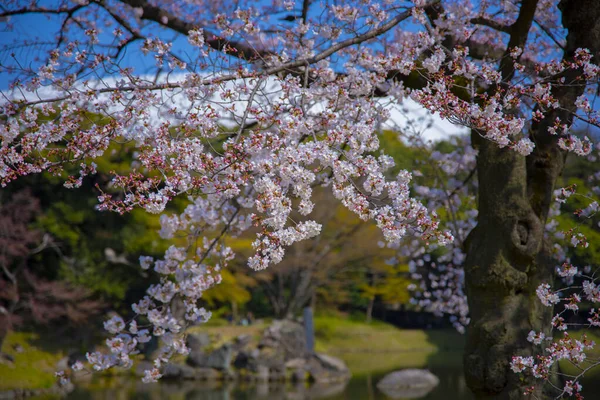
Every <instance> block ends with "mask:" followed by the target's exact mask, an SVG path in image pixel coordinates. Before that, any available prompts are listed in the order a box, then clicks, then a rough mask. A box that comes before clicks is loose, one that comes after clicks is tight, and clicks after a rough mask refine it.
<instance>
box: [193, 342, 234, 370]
mask: <svg viewBox="0 0 600 400" xmlns="http://www.w3.org/2000/svg"><path fill="white" fill-rule="evenodd" d="M232 358H233V349H232V348H231V344H229V343H226V344H224V345H223V346H221V347H219V348H218V349H216V350H213V351H211V352H210V353H204V352H203V351H200V350H196V351H192V352H190V354H189V355H188V358H187V363H188V364H189V365H191V366H192V367H198V368H215V369H219V370H226V369H229V367H230V365H231V361H232Z"/></svg>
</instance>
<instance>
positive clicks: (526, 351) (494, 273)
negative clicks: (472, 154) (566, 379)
mask: <svg viewBox="0 0 600 400" xmlns="http://www.w3.org/2000/svg"><path fill="white" fill-rule="evenodd" d="M525 3H527V2H524V3H523V6H525ZM560 9H561V11H562V12H563V25H564V27H565V28H566V29H568V32H569V33H568V37H567V46H566V49H565V54H564V58H565V59H566V60H570V59H572V57H573V54H574V51H575V50H576V49H577V48H588V49H590V50H591V51H592V54H594V55H596V56H597V55H598V54H600V52H599V48H600V2H598V1H596V0H577V1H576V0H566V1H565V0H563V1H561V4H560ZM523 32H524V31H523V30H522V29H520V30H519V35H520V36H521V38H523V37H524V36H523ZM525 37H526V35H525ZM511 42H512V40H511ZM596 60H597V58H596ZM596 62H598V61H596ZM506 68H508V67H506ZM502 73H503V75H505V76H506V77H507V78H508V77H510V75H511V71H510V70H509V69H504V70H502ZM580 75H581V71H571V72H569V73H567V74H565V81H566V82H567V83H574V82H575V81H576V79H577V78H578V76H580ZM582 93H583V87H582V86H578V85H565V86H563V87H557V88H556V89H554V90H553V95H554V96H555V97H556V98H557V99H558V100H559V102H560V104H561V109H560V110H556V111H554V112H551V113H549V114H548V115H547V117H546V118H545V119H544V120H543V121H542V122H540V123H537V124H534V125H533V126H532V127H531V129H530V131H529V135H530V137H531V138H532V140H534V142H535V143H536V149H535V151H534V152H533V153H532V154H531V155H530V156H528V157H523V156H520V155H518V154H516V153H515V152H513V151H511V150H507V149H499V148H498V147H497V146H496V145H494V144H493V143H491V142H489V141H486V140H482V139H481V138H480V137H478V136H477V135H476V134H474V141H473V142H474V145H475V146H477V147H478V149H479V156H478V159H477V172H478V179H479V193H478V195H479V198H478V201H479V205H478V207H479V217H478V224H477V227H476V228H475V229H474V230H473V232H471V234H470V235H469V238H468V239H467V242H466V244H465V248H466V251H467V259H466V262H465V277H466V291H467V296H468V299H469V307H470V313H471V325H470V326H469V328H468V330H467V348H466V350H465V355H464V364H465V375H466V379H467V384H468V385H469V387H470V388H471V389H472V390H473V392H474V393H475V394H476V396H477V398H480V399H484V398H497V399H519V398H525V396H524V395H523V391H524V389H525V388H526V387H529V386H531V385H532V384H533V382H531V381H528V380H527V379H523V378H522V376H519V375H517V374H514V373H512V372H511V371H510V368H509V364H510V359H511V357H512V356H513V355H517V354H518V355H531V354H532V349H531V345H530V344H529V343H528V342H527V341H526V337H527V333H528V332H529V331H530V330H532V329H533V330H535V331H543V332H546V333H549V332H548V331H549V330H550V327H551V325H550V321H551V317H552V309H551V308H546V307H543V306H542V305H541V303H540V302H539V301H538V299H537V297H536V294H535V290H536V288H537V286H538V285H539V284H540V283H542V282H548V283H551V282H552V277H553V271H552V263H551V262H550V260H549V259H548V257H547V256H546V254H547V251H546V249H547V246H545V245H544V237H543V229H544V226H545V223H546V219H547V216H548V212H549V207H550V205H551V202H552V193H553V191H554V189H555V184H556V180H557V178H558V177H559V176H560V173H561V171H562V169H563V166H564V160H565V153H564V152H563V151H562V150H561V149H560V148H559V147H558V144H557V143H558V139H559V137H557V136H551V135H550V134H549V133H548V126H549V125H550V124H551V123H552V122H553V121H554V120H555V118H556V117H560V118H561V119H562V121H563V122H566V123H570V122H571V120H572V117H570V113H571V112H572V111H574V110H575V106H574V102H575V100H576V98H577V97H578V96H579V95H581V94H582ZM536 395H537V396H538V398H545V394H544V393H543V391H542V388H541V387H539V385H538V387H536Z"/></svg>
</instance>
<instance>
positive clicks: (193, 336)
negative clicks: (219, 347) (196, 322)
mask: <svg viewBox="0 0 600 400" xmlns="http://www.w3.org/2000/svg"><path fill="white" fill-rule="evenodd" d="M186 345H187V347H188V348H189V349H190V351H198V350H202V349H204V348H205V347H208V346H210V336H209V335H208V333H206V332H200V333H188V335H187V338H186Z"/></svg>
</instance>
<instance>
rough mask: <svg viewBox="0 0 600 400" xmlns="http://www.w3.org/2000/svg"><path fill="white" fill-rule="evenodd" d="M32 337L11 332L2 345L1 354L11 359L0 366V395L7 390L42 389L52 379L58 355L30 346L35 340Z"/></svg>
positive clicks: (50, 383)
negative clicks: (10, 361)
mask: <svg viewBox="0 0 600 400" xmlns="http://www.w3.org/2000/svg"><path fill="white" fill-rule="evenodd" d="M39 339H40V338H39V336H38V335H37V334H33V333H24V332H11V333H9V334H8V336H7V337H6V339H5V340H4V343H3V344H2V352H3V353H4V354H8V355H9V356H11V357H12V358H13V359H14V362H13V363H2V364H0V391H3V390H11V389H24V388H27V389H45V388H49V387H51V386H52V385H53V384H54V383H55V381H56V379H55V377H54V372H55V371H56V363H57V362H58V361H59V360H60V359H61V358H62V357H63V356H64V355H63V353H62V352H60V351H57V352H50V351H45V350H42V349H41V348H39V347H37V346H35V345H33V344H32V343H36V342H37V341H38V340H39Z"/></svg>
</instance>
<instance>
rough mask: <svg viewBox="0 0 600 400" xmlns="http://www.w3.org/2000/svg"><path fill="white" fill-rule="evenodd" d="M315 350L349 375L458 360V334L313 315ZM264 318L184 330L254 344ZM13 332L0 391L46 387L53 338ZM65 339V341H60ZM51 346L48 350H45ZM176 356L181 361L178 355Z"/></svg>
mask: <svg viewBox="0 0 600 400" xmlns="http://www.w3.org/2000/svg"><path fill="white" fill-rule="evenodd" d="M314 322H315V335H316V350H317V351H318V352H323V353H327V354H331V355H335V356H337V357H340V358H342V359H343V360H344V361H345V362H346V363H347V364H348V366H349V367H350V369H351V370H352V372H353V374H354V375H355V376H359V375H362V374H367V373H373V372H380V371H387V370H390V369H393V368H404V367H427V366H431V365H435V364H438V363H439V364H438V365H441V364H444V365H458V364H459V363H460V360H461V353H460V352H461V351H462V348H463V340H464V338H463V337H462V336H461V335H459V334H457V333H456V332H454V331H450V330H448V331H439V330H436V331H424V330H409V329H398V328H396V327H394V326H393V325H389V324H386V323H383V322H379V321H373V322H372V323H370V324H367V323H365V322H364V321H361V320H355V319H352V318H349V317H346V316H343V315H333V316H317V317H316V318H315V321H314ZM269 323H270V321H264V322H259V323H255V324H252V325H250V326H237V325H229V324H228V323H227V322H226V321H224V320H219V319H215V320H212V321H211V322H210V323H209V324H207V325H204V326H198V327H193V328H191V329H190V332H207V333H208V334H209V335H210V336H211V339H212V344H211V347H213V348H216V347H219V346H220V345H221V344H223V343H226V342H231V341H232V340H233V339H234V338H236V337H237V336H239V335H250V337H251V338H252V339H251V340H252V342H254V344H257V343H258V341H259V340H260V338H261V335H262V332H263V330H264V329H265V328H266V327H267V326H268V325H269ZM44 338H46V336H44V337H39V336H38V335H36V334H32V333H23V332H13V333H11V334H9V336H8V337H7V339H6V340H5V342H4V344H3V347H2V351H3V352H4V353H6V354H9V355H10V356H12V357H13V358H14V363H13V364H12V365H7V364H0V391H1V390H10V389H15V388H28V389H32V388H48V387H50V386H52V384H53V383H54V382H55V378H54V375H53V374H54V372H55V371H56V364H57V362H58V361H59V360H60V359H61V358H62V357H64V354H65V351H61V350H60V345H58V344H57V343H56V341H54V340H51V339H48V338H46V339H45V340H46V341H52V343H46V345H45V344H44ZM63 344H65V343H63ZM46 349H52V350H46ZM179 361H182V360H179Z"/></svg>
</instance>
